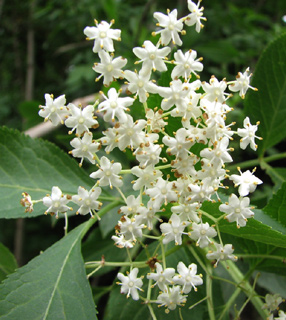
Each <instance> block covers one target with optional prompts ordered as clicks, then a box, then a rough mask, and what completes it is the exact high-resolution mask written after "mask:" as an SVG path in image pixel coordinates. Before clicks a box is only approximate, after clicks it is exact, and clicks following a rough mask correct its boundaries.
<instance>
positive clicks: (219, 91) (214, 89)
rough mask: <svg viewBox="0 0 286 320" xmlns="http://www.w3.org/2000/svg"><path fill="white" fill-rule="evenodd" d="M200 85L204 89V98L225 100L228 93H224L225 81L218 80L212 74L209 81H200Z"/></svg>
mask: <svg viewBox="0 0 286 320" xmlns="http://www.w3.org/2000/svg"><path fill="white" fill-rule="evenodd" d="M202 87H203V89H204V91H205V96H204V97H205V98H206V99H208V100H209V101H210V102H213V101H218V102H220V103H223V102H225V100H226V96H229V94H227V93H225V92H224V91H225V89H226V87H227V82H226V81H225V80H222V81H218V79H217V78H216V77H215V76H212V77H211V79H210V82H209V83H208V82H202Z"/></svg>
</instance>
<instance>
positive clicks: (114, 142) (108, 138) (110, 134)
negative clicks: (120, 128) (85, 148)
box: [101, 127, 118, 154]
mask: <svg viewBox="0 0 286 320" xmlns="http://www.w3.org/2000/svg"><path fill="white" fill-rule="evenodd" d="M102 133H103V134H104V136H105V137H102V138H101V143H102V144H103V145H104V146H107V147H106V148H105V152H106V153H107V154H108V153H109V152H111V151H112V150H113V149H114V148H116V147H118V139H117V129H116V128H114V127H111V128H108V129H107V130H106V131H103V132H102Z"/></svg>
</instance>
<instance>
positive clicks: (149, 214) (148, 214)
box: [140, 200, 163, 230]
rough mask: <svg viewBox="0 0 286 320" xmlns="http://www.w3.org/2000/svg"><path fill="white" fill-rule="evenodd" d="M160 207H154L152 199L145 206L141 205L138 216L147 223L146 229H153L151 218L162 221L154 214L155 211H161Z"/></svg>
mask: <svg viewBox="0 0 286 320" xmlns="http://www.w3.org/2000/svg"><path fill="white" fill-rule="evenodd" d="M161 211H162V210H160V208H158V207H156V206H155V205H154V202H153V201H152V200H149V201H148V203H147V208H145V207H143V209H141V212H140V216H141V217H142V220H143V221H144V222H145V223H146V224H147V228H148V230H152V229H153V220H154V219H156V220H158V221H160V222H163V220H162V219H160V217H158V216H157V215H156V213H157V212H161Z"/></svg>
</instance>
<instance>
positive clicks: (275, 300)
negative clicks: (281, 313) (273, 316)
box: [262, 293, 283, 312]
mask: <svg viewBox="0 0 286 320" xmlns="http://www.w3.org/2000/svg"><path fill="white" fill-rule="evenodd" d="M282 302H283V299H282V298H281V296H280V295H279V294H278V293H276V294H269V293H267V295H266V296H265V304H264V305H263V306H262V309H267V310H269V312H273V311H275V310H277V309H279V308H278V306H279V304H280V303H282Z"/></svg>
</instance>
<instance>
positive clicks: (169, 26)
mask: <svg viewBox="0 0 286 320" xmlns="http://www.w3.org/2000/svg"><path fill="white" fill-rule="evenodd" d="M167 14H168V15H165V14H163V13H161V12H155V13H154V15H153V16H154V18H155V19H156V20H158V23H157V24H156V26H157V27H162V28H163V29H161V30H159V31H156V32H153V33H152V35H156V34H161V38H160V42H161V44H162V45H163V46H167V45H168V44H169V43H170V41H171V40H172V43H173V44H176V45H178V46H181V45H182V44H183V42H182V40H181V39H180V36H179V32H183V27H184V24H183V21H182V19H179V20H178V19H177V15H178V10H177V9H174V10H173V11H172V12H170V10H167ZM183 33H184V32H183Z"/></svg>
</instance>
